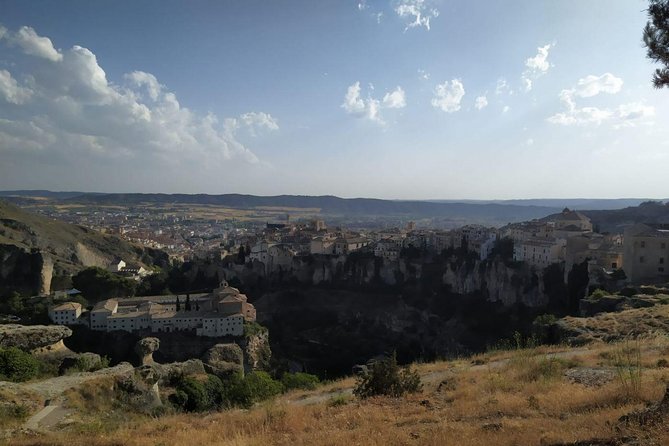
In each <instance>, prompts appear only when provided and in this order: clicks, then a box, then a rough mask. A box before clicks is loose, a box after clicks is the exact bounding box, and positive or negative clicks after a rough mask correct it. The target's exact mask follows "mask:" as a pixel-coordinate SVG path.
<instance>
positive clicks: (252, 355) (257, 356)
mask: <svg viewBox="0 0 669 446" xmlns="http://www.w3.org/2000/svg"><path fill="white" fill-rule="evenodd" d="M242 345H243V349H244V370H245V371H246V372H251V371H253V370H269V360H270V358H271V357H272V350H271V349H270V345H269V332H268V331H266V330H263V331H261V332H259V333H257V334H254V335H251V336H248V337H247V338H246V339H245V340H244V342H242Z"/></svg>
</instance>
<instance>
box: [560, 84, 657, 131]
mask: <svg viewBox="0 0 669 446" xmlns="http://www.w3.org/2000/svg"><path fill="white" fill-rule="evenodd" d="M622 86H623V80H622V79H621V78H619V77H616V76H614V75H613V74H611V73H604V74H603V75H601V76H595V75H589V76H586V77H584V78H582V79H579V80H578V82H577V83H576V85H575V86H574V87H573V88H570V89H565V90H562V91H561V92H560V101H561V102H562V103H563V104H564V105H565V107H566V109H567V110H566V111H564V112H561V113H556V114H555V115H553V116H550V117H549V118H548V122H550V123H552V124H560V125H567V126H569V125H576V126H587V125H600V124H602V123H604V122H610V123H612V124H613V126H614V127H616V128H618V127H631V126H635V125H637V124H638V123H642V122H645V123H647V122H649V118H652V117H653V116H654V115H655V108H654V107H651V106H647V105H644V104H642V103H639V102H635V103H629V104H621V105H619V106H617V107H613V108H600V107H592V106H588V107H578V106H577V104H576V101H577V99H578V98H592V97H594V96H597V95H599V94H600V93H607V94H616V93H618V92H620V90H621V88H622Z"/></svg>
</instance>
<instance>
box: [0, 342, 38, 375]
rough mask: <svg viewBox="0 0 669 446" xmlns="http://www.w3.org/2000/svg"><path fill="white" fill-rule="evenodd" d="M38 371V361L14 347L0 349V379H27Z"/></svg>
mask: <svg viewBox="0 0 669 446" xmlns="http://www.w3.org/2000/svg"><path fill="white" fill-rule="evenodd" d="M38 373H39V362H38V361H37V359H35V358H34V357H32V356H31V355H30V354H29V353H26V352H24V351H23V350H20V349H18V348H16V347H9V348H3V349H0V379H7V380H9V381H16V382H21V381H27V380H29V379H31V378H34V377H35V376H37V374H38Z"/></svg>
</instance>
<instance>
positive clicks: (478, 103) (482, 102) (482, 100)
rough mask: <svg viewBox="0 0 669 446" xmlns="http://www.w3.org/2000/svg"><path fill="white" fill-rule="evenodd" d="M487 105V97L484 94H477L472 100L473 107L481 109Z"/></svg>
mask: <svg viewBox="0 0 669 446" xmlns="http://www.w3.org/2000/svg"><path fill="white" fill-rule="evenodd" d="M487 106H488V98H487V97H486V96H485V95H483V96H478V97H477V98H476V100H475V101H474V107H476V109H477V110H483V109H484V108H486V107H487Z"/></svg>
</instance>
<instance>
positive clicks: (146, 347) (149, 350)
mask: <svg viewBox="0 0 669 446" xmlns="http://www.w3.org/2000/svg"><path fill="white" fill-rule="evenodd" d="M159 348H160V339H158V338H144V339H141V340H140V341H139V342H137V344H136V345H135V352H136V353H137V356H139V364H140V365H147V364H153V363H154V362H155V361H154V360H153V352H155V351H158V349H159Z"/></svg>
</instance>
